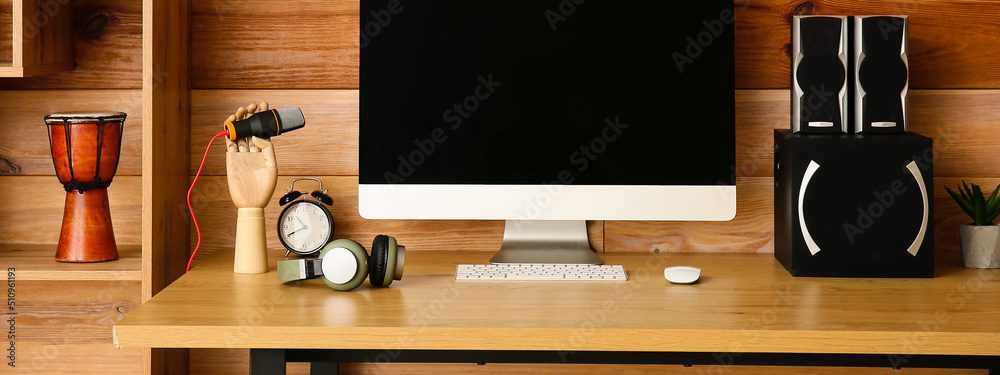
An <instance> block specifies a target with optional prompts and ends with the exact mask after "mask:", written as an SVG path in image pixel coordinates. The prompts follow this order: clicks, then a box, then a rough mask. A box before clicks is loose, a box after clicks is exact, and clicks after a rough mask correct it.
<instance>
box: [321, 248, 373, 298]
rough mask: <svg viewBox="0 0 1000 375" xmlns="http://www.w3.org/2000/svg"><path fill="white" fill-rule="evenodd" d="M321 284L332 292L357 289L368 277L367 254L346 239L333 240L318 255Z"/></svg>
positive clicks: (363, 249)
mask: <svg viewBox="0 0 1000 375" xmlns="http://www.w3.org/2000/svg"><path fill="white" fill-rule="evenodd" d="M319 259H321V260H322V261H323V262H322V266H321V267H322V269H323V282H324V283H326V285H327V286H329V287H330V288H332V289H333V290H337V291H341V292H346V291H348V290H352V289H354V288H357V287H358V286H360V285H361V283H363V282H364V281H365V277H366V276H368V254H367V253H365V247H364V246H361V244H359V243H357V242H354V241H352V240H348V239H339V240H334V241H332V242H330V243H328V244H326V246H324V247H323V250H321V251H320V253H319Z"/></svg>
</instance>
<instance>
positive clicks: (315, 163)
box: [191, 90, 358, 176]
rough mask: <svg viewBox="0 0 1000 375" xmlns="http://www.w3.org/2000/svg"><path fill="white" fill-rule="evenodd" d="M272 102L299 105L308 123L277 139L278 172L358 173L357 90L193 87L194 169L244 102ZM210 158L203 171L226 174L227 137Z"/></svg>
mask: <svg viewBox="0 0 1000 375" xmlns="http://www.w3.org/2000/svg"><path fill="white" fill-rule="evenodd" d="M262 101H266V102H268V104H269V105H270V106H271V108H287V107H299V108H301V109H302V114H303V115H305V118H306V126H305V127H303V128H302V129H299V130H296V131H294V132H289V133H285V134H282V135H280V136H278V137H275V138H273V139H272V140H271V141H272V142H273V144H274V154H275V157H276V158H277V161H278V173H280V174H282V175H286V176H303V175H320V176H338V175H339V176H346V175H355V176H356V175H357V174H358V91H357V90H266V91H261V90H194V91H193V92H192V93H191V143H192V144H191V174H192V175H194V174H195V172H197V171H198V165H199V164H200V163H201V160H202V156H204V155H205V147H206V146H207V145H208V141H209V140H210V139H212V136H213V135H215V133H218V132H219V131H220V130H222V123H223V122H224V121H225V120H226V118H227V117H229V116H230V115H232V114H233V113H234V112H236V109H237V108H239V107H241V106H246V105H249V104H250V103H259V102H262ZM215 143H216V144H215V145H214V146H212V151H210V154H209V156H208V159H207V160H206V161H205V169H204V170H203V171H202V174H203V175H216V176H224V175H225V174H226V156H225V149H226V146H225V140H224V139H219V140H217V141H216V142H215Z"/></svg>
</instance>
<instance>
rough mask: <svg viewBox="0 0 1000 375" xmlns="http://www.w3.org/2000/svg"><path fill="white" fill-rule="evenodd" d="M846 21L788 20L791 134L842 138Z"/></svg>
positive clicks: (845, 128)
mask: <svg viewBox="0 0 1000 375" xmlns="http://www.w3.org/2000/svg"><path fill="white" fill-rule="evenodd" d="M848 19H849V18H848V17H847V16H795V17H794V18H793V19H792V131H793V132H796V133H804V134H843V133H847V132H848V130H849V127H848V125H849V121H850V120H849V117H848V106H847V104H848V100H849V99H848V94H847V92H848V82H849V80H848V72H849V71H850V70H849V69H848V59H849V50H848V45H849V44H848V43H849V40H850V38H849V31H848V30H849V28H848Z"/></svg>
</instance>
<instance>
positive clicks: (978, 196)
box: [971, 184, 987, 226]
mask: <svg viewBox="0 0 1000 375" xmlns="http://www.w3.org/2000/svg"><path fill="white" fill-rule="evenodd" d="M971 198H972V211H973V212H975V214H976V215H975V216H973V217H972V221H973V222H974V223H975V224H976V225H980V226H982V225H986V224H987V221H986V198H985V197H983V190H982V189H980V188H979V185H976V184H972V196H971Z"/></svg>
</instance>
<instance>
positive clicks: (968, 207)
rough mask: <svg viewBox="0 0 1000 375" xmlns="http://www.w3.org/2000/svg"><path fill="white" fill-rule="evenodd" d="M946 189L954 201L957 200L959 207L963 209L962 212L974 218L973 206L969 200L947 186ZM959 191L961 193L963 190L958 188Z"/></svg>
mask: <svg viewBox="0 0 1000 375" xmlns="http://www.w3.org/2000/svg"><path fill="white" fill-rule="evenodd" d="M944 189H945V190H947V191H948V194H950V195H951V197H952V198H953V199H955V202H956V203H958V207H961V208H962V211H965V213H966V214H968V215H969V217H974V215H975V214H974V213H973V212H972V204H971V203H969V200H968V199H966V198H965V197H964V196H961V195H959V194H958V193H956V192H954V191H953V190H951V189H949V188H948V187H947V186H945V187H944ZM958 191H960V192H961V191H962V189H961V188H958Z"/></svg>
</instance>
